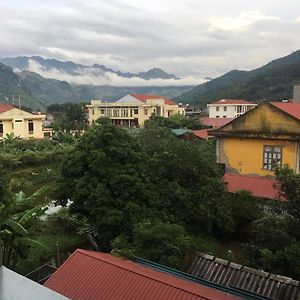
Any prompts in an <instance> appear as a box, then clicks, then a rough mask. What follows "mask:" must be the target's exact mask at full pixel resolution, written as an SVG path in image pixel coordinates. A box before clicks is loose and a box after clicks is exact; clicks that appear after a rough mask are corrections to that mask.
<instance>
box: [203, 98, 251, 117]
mask: <svg viewBox="0 0 300 300" xmlns="http://www.w3.org/2000/svg"><path fill="white" fill-rule="evenodd" d="M256 105H257V104H255V103H251V102H249V101H246V100H231V99H222V100H219V101H217V102H215V103H212V104H207V109H208V114H209V118H237V117H239V116H241V115H243V114H244V113H245V112H247V111H249V110H250V109H252V108H254V107H255V106H256Z"/></svg>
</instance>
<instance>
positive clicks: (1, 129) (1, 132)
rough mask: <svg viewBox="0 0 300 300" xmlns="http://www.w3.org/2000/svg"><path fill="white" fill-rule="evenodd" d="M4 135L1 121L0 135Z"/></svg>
mask: <svg viewBox="0 0 300 300" xmlns="http://www.w3.org/2000/svg"><path fill="white" fill-rule="evenodd" d="M2 136H3V123H2V122H0V137H2Z"/></svg>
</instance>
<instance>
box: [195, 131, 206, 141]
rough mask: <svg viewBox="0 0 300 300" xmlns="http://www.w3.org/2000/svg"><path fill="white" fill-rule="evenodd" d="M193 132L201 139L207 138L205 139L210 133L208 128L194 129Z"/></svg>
mask: <svg viewBox="0 0 300 300" xmlns="http://www.w3.org/2000/svg"><path fill="white" fill-rule="evenodd" d="M192 132H193V134H194V135H195V136H196V137H198V138H200V139H205V140H206V139H208V136H209V135H208V131H207V129H201V130H193V131H192Z"/></svg>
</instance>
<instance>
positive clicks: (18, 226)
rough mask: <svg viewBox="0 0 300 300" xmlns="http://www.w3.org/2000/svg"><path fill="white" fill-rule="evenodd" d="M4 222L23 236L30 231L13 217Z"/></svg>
mask: <svg viewBox="0 0 300 300" xmlns="http://www.w3.org/2000/svg"><path fill="white" fill-rule="evenodd" d="M3 224H5V225H7V226H8V227H10V228H11V229H12V230H13V231H15V232H16V233H18V234H20V235H21V236H24V235H28V231H27V230H26V229H25V228H24V227H23V226H22V225H21V224H19V223H18V222H16V221H14V220H12V219H9V220H6V221H5V222H4V223H3Z"/></svg>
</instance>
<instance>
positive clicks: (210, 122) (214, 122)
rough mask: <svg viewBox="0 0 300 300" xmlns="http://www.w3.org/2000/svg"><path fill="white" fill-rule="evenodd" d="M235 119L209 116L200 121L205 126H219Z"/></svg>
mask: <svg viewBox="0 0 300 300" xmlns="http://www.w3.org/2000/svg"><path fill="white" fill-rule="evenodd" d="M233 119H234V118H209V117H205V118H201V119H200V122H201V124H202V125H203V126H209V127H212V128H219V127H222V126H224V125H226V124H227V123H229V122H230V121H232V120H233Z"/></svg>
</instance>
